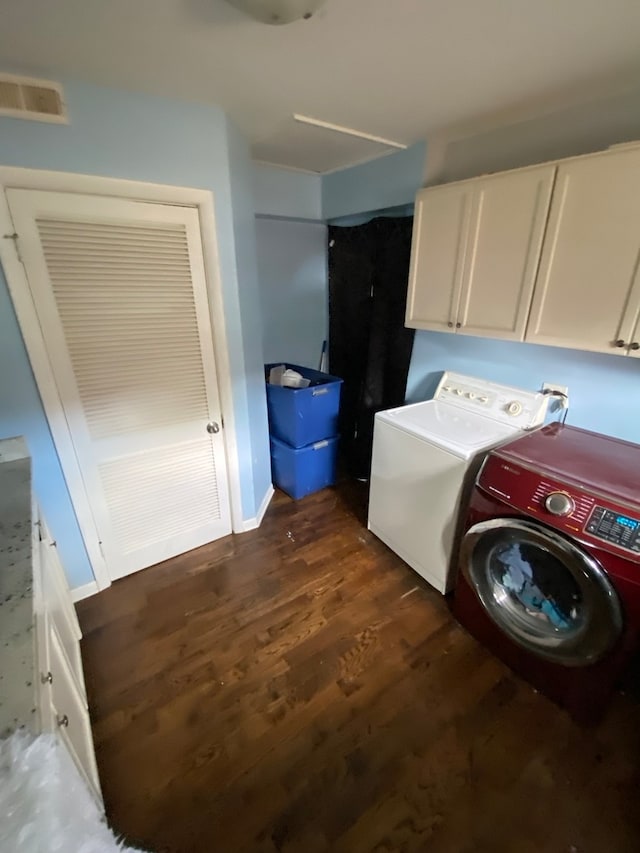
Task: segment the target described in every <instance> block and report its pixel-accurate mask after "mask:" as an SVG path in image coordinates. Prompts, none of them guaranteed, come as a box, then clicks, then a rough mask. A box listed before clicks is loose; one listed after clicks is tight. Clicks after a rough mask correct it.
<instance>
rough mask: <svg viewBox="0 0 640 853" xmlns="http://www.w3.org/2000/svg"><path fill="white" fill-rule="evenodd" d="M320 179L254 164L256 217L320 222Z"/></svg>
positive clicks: (289, 170)
mask: <svg viewBox="0 0 640 853" xmlns="http://www.w3.org/2000/svg"><path fill="white" fill-rule="evenodd" d="M322 181H323V179H322V177H321V176H320V175H310V174H307V173H306V172H296V171H293V170H292V169H279V168H278V167H277V166H267V165H266V164H264V163H254V164H253V196H254V208H255V212H256V213H257V214H261V215H264V216H282V217H285V218H287V219H311V220H316V221H317V220H320V219H322Z"/></svg>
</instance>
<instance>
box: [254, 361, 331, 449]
mask: <svg viewBox="0 0 640 853" xmlns="http://www.w3.org/2000/svg"><path fill="white" fill-rule="evenodd" d="M279 364H283V362H276V363H275V364H266V365H265V375H266V379H267V409H268V412H269V432H270V433H271V435H273V436H275V437H276V438H279V439H280V440H281V441H286V442H287V444H290V445H291V446H292V447H305V446H306V445H307V444H313V442H315V441H320V440H321V439H323V438H328V437H329V436H334V435H337V434H338V410H339V409H340V387H341V385H342V379H339V378H338V377H337V376H330V375H329V374H328V373H321V372H320V371H319V370H312V369H311V368H310V367H300V366H299V365H297V364H285V367H287V368H291V369H292V370H297V371H298V373H300V374H301V375H302V376H304V377H305V379H310V380H311V385H310V386H309V387H308V388H282V387H280V386H279V385H269V382H268V380H269V371H270V370H271V368H272V367H277V366H278V365H279Z"/></svg>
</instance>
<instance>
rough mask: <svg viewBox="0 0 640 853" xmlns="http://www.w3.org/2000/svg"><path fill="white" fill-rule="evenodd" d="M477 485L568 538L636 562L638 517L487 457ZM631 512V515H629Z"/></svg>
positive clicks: (593, 495)
mask: <svg viewBox="0 0 640 853" xmlns="http://www.w3.org/2000/svg"><path fill="white" fill-rule="evenodd" d="M477 485H478V487H479V488H481V489H482V490H484V491H485V492H486V493H487V494H489V495H491V496H492V497H493V498H494V499H496V500H499V501H501V502H504V503H506V504H508V505H509V506H511V507H513V509H515V510H516V511H520V512H523V513H526V514H527V515H528V516H529V517H531V518H537V519H538V520H539V521H541V522H543V523H544V524H547V525H549V526H551V527H555V528H556V529H558V530H561V531H564V533H566V534H568V535H569V536H574V537H575V536H577V537H584V539H585V540H587V541H589V540H590V541H591V542H593V543H594V544H599V545H600V546H601V547H604V548H605V549H606V550H607V551H610V552H611V553H614V554H619V555H620V554H624V555H625V556H627V557H632V558H633V563H634V564H635V563H638V562H640V511H639V510H638V509H637V508H636V507H628V506H625V505H624V504H621V503H620V504H619V503H618V502H617V501H614V500H610V499H609V498H608V497H605V496H604V495H600V494H597V493H596V492H595V491H591V490H588V489H587V488H586V487H585V486H584V485H583V484H580V485H578V484H577V483H576V484H572V483H568V482H567V481H566V480H563V481H560V480H556V479H554V478H552V477H548V476H546V475H543V474H541V473H539V472H536V471H533V470H531V469H530V468H527V467H525V466H524V465H522V464H519V463H516V462H512V461H510V460H508V459H501V458H499V456H494V455H493V454H490V455H489V456H488V457H487V459H486V460H485V463H484V465H483V467H482V469H481V471H480V474H479V475H478V480H477ZM634 510H635V511H634Z"/></svg>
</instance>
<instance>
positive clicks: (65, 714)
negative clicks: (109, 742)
mask: <svg viewBox="0 0 640 853" xmlns="http://www.w3.org/2000/svg"><path fill="white" fill-rule="evenodd" d="M48 639H49V643H48V645H49V671H50V672H51V684H50V685H49V686H50V693H49V697H50V705H51V713H52V718H53V727H54V729H57V731H58V734H59V735H60V737H61V738H62V740H63V742H64V744H65V746H66V747H67V749H68V750H69V752H70V754H71V756H72V757H73V759H74V760H75V762H76V764H77V765H78V768H79V770H80V772H81V773H82V774H83V776H84V777H85V778H86V780H87V782H88V783H89V785H90V786H91V789H92V791H93V793H94V795H95V796H96V798H97V799H98V801H101V794H100V782H99V779H98V769H97V767H96V760H95V755H94V751H93V740H92V736H91V722H90V720H89V712H88V711H87V707H86V705H85V702H84V699H83V697H82V696H81V694H80V693H79V691H78V689H77V686H76V683H75V678H74V677H73V674H72V673H71V672H70V670H69V665H68V663H67V658H66V655H65V653H64V651H63V649H62V643H61V641H60V637H59V636H58V632H57V631H56V629H55V626H53V625H50V626H49V637H48Z"/></svg>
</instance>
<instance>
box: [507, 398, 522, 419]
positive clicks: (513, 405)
mask: <svg viewBox="0 0 640 853" xmlns="http://www.w3.org/2000/svg"><path fill="white" fill-rule="evenodd" d="M521 411H522V403H519V402H518V401H517V400H512V401H511V402H510V403H508V404H507V414H509V415H513V416H514V417H515V416H516V415H519V414H520V412H521Z"/></svg>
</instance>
